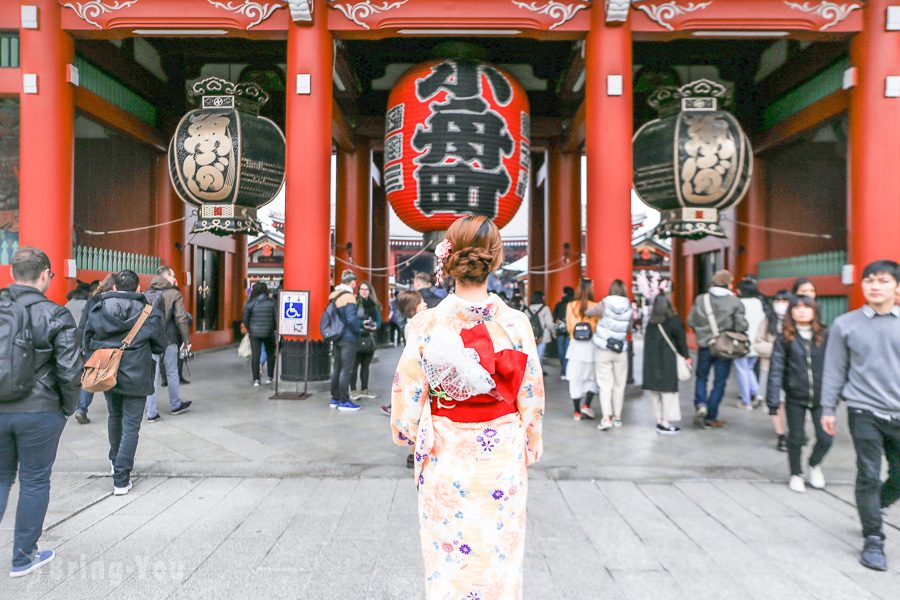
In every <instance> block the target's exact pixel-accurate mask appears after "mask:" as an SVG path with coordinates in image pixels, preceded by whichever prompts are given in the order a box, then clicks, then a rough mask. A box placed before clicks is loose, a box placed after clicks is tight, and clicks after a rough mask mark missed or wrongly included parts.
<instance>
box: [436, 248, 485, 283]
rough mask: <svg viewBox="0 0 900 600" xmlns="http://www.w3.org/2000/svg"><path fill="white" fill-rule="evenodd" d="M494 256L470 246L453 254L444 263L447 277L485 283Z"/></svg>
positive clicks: (482, 249)
mask: <svg viewBox="0 0 900 600" xmlns="http://www.w3.org/2000/svg"><path fill="white" fill-rule="evenodd" d="M493 263H494V255H493V254H491V253H490V252H488V251H487V250H486V249H484V248H478V247H476V246H469V247H467V248H461V249H459V250H457V251H456V252H451V253H450V256H448V257H447V260H446V261H444V270H445V271H446V272H447V275H449V276H450V277H453V278H454V279H457V280H460V281H484V280H485V279H487V276H488V275H489V274H490V272H491V266H492V265H493Z"/></svg>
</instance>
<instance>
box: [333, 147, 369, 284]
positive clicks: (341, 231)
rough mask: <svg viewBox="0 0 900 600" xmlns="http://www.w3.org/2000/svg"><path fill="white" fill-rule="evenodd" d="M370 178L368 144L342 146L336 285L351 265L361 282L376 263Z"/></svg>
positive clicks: (336, 231) (335, 229)
mask: <svg viewBox="0 0 900 600" xmlns="http://www.w3.org/2000/svg"><path fill="white" fill-rule="evenodd" d="M369 179H370V174H369V147H368V145H367V144H358V145H357V147H356V149H355V150H342V149H340V148H338V150H337V189H336V196H337V198H336V206H335V220H334V256H335V261H336V262H335V265H334V277H335V283H336V284H337V283H340V282H341V272H342V271H343V270H344V269H348V268H349V269H353V271H354V272H356V276H357V277H359V280H360V281H365V280H368V279H369V271H367V270H365V269H368V268H370V267H371V266H372V265H371V258H372V254H371V251H370V245H371V234H370V231H371V230H370V226H371V212H372V211H371V205H370V203H369ZM351 264H352V265H358V266H357V267H354V266H351ZM360 267H361V268H360Z"/></svg>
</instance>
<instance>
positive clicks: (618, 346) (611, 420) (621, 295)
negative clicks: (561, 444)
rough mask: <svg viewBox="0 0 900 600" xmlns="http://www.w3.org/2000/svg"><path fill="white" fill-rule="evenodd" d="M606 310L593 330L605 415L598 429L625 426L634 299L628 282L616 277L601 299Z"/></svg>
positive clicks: (601, 408) (599, 384)
mask: <svg viewBox="0 0 900 600" xmlns="http://www.w3.org/2000/svg"><path fill="white" fill-rule="evenodd" d="M601 305H602V306H603V312H602V315H601V317H600V322H599V323H598V324H597V330H596V331H595V332H594V338H593V342H594V370H595V374H596V377H597V386H598V387H599V388H600V410H601V411H602V413H603V417H602V418H601V419H600V424H599V425H597V429H599V430H600V431H606V430H607V429H609V428H610V427H621V426H622V406H623V405H624V403H625V383H626V380H627V378H628V354H627V352H625V350H626V349H627V345H628V341H627V338H628V332H629V331H630V329H631V317H632V314H631V301H630V300H628V293H627V292H626V290H625V283H624V282H623V281H622V280H621V279H616V280H615V281H613V282H612V283H611V284H610V286H609V295H608V296H607V297H606V298H604V299H603V300H602V302H601Z"/></svg>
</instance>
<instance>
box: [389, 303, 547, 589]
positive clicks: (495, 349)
mask: <svg viewBox="0 0 900 600" xmlns="http://www.w3.org/2000/svg"><path fill="white" fill-rule="evenodd" d="M436 383H437V385H436ZM460 398H464V399H460ZM543 414H544V381H543V376H542V371H541V365H540V361H539V360H538V356H537V349H536V346H535V340H534V334H533V333H532V329H531V325H530V323H529V321H528V318H527V317H526V316H525V314H524V313H522V312H520V311H517V310H514V309H512V308H509V307H508V306H507V305H506V304H505V303H504V302H503V301H502V300H501V299H500V298H499V297H498V296H496V295H493V294H491V295H490V296H489V298H488V299H487V300H485V301H484V302H482V303H479V304H471V303H469V302H466V301H465V300H462V299H461V298H459V297H457V296H456V295H450V296H448V297H447V298H445V299H444V300H443V301H442V302H441V303H440V304H439V305H438V306H437V307H435V308H434V309H431V310H427V311H425V312H423V313H421V314H419V315H417V316H416V317H414V318H413V319H412V320H411V321H410V323H409V332H408V337H407V344H406V348H405V349H404V351H403V355H402V357H401V358H400V363H399V365H398V366H397V373H396V375H395V376H394V383H393V389H392V399H391V430H392V433H393V437H394V442H395V443H397V444H399V445H414V446H415V459H416V469H415V477H416V481H417V488H418V497H419V524H420V533H421V541H422V553H423V558H424V563H425V580H426V581H425V589H426V597H427V598H428V599H430V600H438V599H440V600H445V599H446V600H451V599H452V600H508V599H515V598H521V597H522V561H523V558H524V552H525V504H526V499H527V492H528V474H527V471H526V466H527V465H530V464H532V463H534V462H535V461H537V460H538V459H539V458H540V456H541V453H542V450H543V442H542V437H541V426H542V421H543Z"/></svg>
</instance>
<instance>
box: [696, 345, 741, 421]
mask: <svg viewBox="0 0 900 600" xmlns="http://www.w3.org/2000/svg"><path fill="white" fill-rule="evenodd" d="M731 362H732V361H731V359H728V358H718V357H716V356H713V355H712V353H711V352H710V351H709V348H700V350H698V351H697V381H696V384H695V386H694V406H698V407H699V406H701V405H702V406H706V408H707V412H706V420H707V421H715V420H717V419H718V418H719V404H721V403H722V397H723V396H725V384H726V383H728V375H729V374H730V373H731ZM710 370H712V371H713V373H714V377H715V378H714V379H713V387H712V393H711V394H709V399H707V382H708V381H709V372H710Z"/></svg>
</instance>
